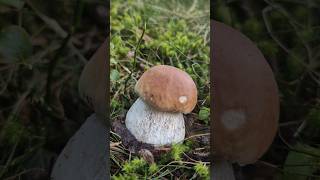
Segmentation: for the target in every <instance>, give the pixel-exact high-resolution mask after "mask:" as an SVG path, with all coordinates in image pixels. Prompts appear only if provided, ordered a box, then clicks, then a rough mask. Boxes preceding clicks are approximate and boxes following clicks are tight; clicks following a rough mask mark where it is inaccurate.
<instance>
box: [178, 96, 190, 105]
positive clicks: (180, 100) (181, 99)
mask: <svg viewBox="0 0 320 180" xmlns="http://www.w3.org/2000/svg"><path fill="white" fill-rule="evenodd" d="M187 101H188V98H187V96H180V97H179V102H180V103H181V104H184V103H186V102H187Z"/></svg>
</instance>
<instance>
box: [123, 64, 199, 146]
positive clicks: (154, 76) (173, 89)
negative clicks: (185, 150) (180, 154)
mask: <svg viewBox="0 0 320 180" xmlns="http://www.w3.org/2000/svg"><path fill="white" fill-rule="evenodd" d="M135 91H136V92H137V93H138V94H139V96H140V98H139V99H138V100H137V101H136V102H135V103H134V104H133V105H132V107H131V108H130V109H129V111H128V113H127V117H126V127H127V129H128V130H129V131H130V132H131V133H132V135H133V136H135V138H136V139H137V140H138V141H140V142H143V143H147V144H151V145H153V146H155V147H157V146H162V145H171V144H174V143H179V142H182V141H183V139H184V136H185V126H184V119H183V115H182V113H190V112H191V111H192V110H193V108H194V107H195V105H196V103H197V93H198V92H197V87H196V85H195V83H194V82H193V80H192V78H191V77H190V76H189V75H188V74H187V73H186V72H184V71H182V70H180V69H178V68H175V67H173V66H168V65H158V66H154V67H152V68H150V69H148V70H147V71H146V72H144V73H143V74H142V76H141V77H140V79H139V80H138V82H137V84H136V86H135Z"/></svg>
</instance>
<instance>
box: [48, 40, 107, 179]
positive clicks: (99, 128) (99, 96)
mask: <svg viewBox="0 0 320 180" xmlns="http://www.w3.org/2000/svg"><path fill="white" fill-rule="evenodd" d="M108 45H109V41H108V39H106V40H105V42H104V43H103V44H102V46H101V47H100V48H99V49H98V50H97V51H96V53H95V54H94V55H93V57H92V58H91V59H90V61H89V62H88V63H87V64H86V66H85V68H84V70H83V71H82V74H81V77H80V81H79V91H80V96H81V97H82V98H83V99H84V100H85V101H86V102H87V103H88V104H89V106H91V108H92V109H93V110H94V111H95V113H94V114H92V115H91V116H90V117H88V118H87V120H86V122H85V123H84V124H83V125H82V126H81V127H80V129H79V130H78V131H77V132H76V133H75V135H74V136H73V137H71V138H70V140H69V141H68V143H67V145H66V146H65V147H64V149H63V151H62V152H61V153H60V155H59V157H58V159H57V160H56V162H55V165H54V167H53V170H52V173H51V179H52V180H70V179H78V180H101V179H108V176H107V162H108V156H107V152H108V149H107V147H108V146H107V143H106V139H107V136H108V133H107V132H108V128H107V127H106V123H105V119H106V116H105V113H106V105H107V100H106V98H107V97H106V93H107V88H106V86H107V58H108Z"/></svg>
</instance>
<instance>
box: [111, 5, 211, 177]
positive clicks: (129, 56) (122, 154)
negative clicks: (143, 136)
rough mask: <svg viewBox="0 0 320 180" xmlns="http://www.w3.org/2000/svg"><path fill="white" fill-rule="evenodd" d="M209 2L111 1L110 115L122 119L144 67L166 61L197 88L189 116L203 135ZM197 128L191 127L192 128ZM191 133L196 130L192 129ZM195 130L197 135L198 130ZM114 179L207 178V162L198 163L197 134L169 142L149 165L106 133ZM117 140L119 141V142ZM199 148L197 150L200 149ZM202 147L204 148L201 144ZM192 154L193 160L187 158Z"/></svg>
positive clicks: (207, 105)
mask: <svg viewBox="0 0 320 180" xmlns="http://www.w3.org/2000/svg"><path fill="white" fill-rule="evenodd" d="M208 4H209V1H208V0H206V1H197V0H187V1H182V0H174V1H159V0H158V1H148V0H140V1H124V0H113V1H112V2H111V22H110V23H111V40H110V50H111V55H110V58H111V62H110V63H111V74H110V79H111V89H110V90H111V119H112V120H116V119H118V118H124V116H125V113H126V111H127V110H128V109H129V108H130V107H131V105H132V104H133V103H134V101H135V100H136V99H137V98H138V97H137V95H136V94H135V92H134V85H135V83H136V82H137V80H138V79H139V77H140V76H141V75H142V73H143V72H145V71H146V70H147V69H148V68H150V67H152V66H155V65H158V64H166V65H171V66H175V67H178V68H180V69H182V70H184V71H185V72H187V73H188V74H189V75H190V76H191V77H192V78H193V80H194V81H195V83H196V85H197V88H198V94H199V96H198V103H197V106H196V108H195V109H194V111H193V113H192V114H191V115H189V119H190V120H193V121H195V122H194V123H195V124H199V126H201V127H205V128H206V132H207V133H206V134H205V135H204V136H206V137H208V132H209V118H210V117H209V115H210V111H209V108H210V96H209V87H210V85H209V63H210V58H209V52H210V47H209V40H210V37H209V34H210V33H209V32H210V27H209V6H208ZM194 129H196V128H194ZM194 133H196V132H194ZM198 134H199V133H198ZM111 137H112V141H111V146H112V144H117V143H118V145H116V146H112V148H111V159H112V164H111V165H112V167H111V174H112V175H113V179H115V180H116V179H119V180H120V179H126V178H129V177H130V178H131V179H150V178H155V179H164V178H169V179H170V178H173V177H175V178H181V179H184V178H193V179H195V178H201V177H202V178H203V177H206V178H208V177H209V175H208V162H201V157H200V156H198V155H196V153H197V152H196V151H201V150H202V149H205V150H206V152H207V153H208V147H209V143H208V142H207V143H206V144H205V145H202V146H201V145H200V142H199V141H198V140H197V138H192V137H191V138H190V139H189V140H188V141H186V142H185V143H184V144H177V145H173V146H172V148H171V150H170V151H169V152H167V153H162V154H161V155H160V156H159V157H155V162H154V163H152V164H150V163H149V164H148V163H146V161H144V160H143V159H142V158H139V155H136V154H131V153H130V152H129V151H128V150H127V149H126V147H124V146H123V145H122V144H121V143H120V141H121V140H120V139H119V137H118V136H117V135H116V134H114V133H112V134H111ZM119 143H120V144H119ZM201 147H202V149H201ZM203 147H204V148H203ZM191 157H192V158H191Z"/></svg>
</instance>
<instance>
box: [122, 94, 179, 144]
mask: <svg viewBox="0 0 320 180" xmlns="http://www.w3.org/2000/svg"><path fill="white" fill-rule="evenodd" d="M125 124H126V127H127V128H128V130H129V131H130V132H131V133H132V134H133V135H134V136H135V138H136V139H137V140H138V141H141V142H144V143H148V144H152V145H153V146H155V147H157V146H163V145H170V144H174V143H180V142H182V141H183V139H184V137H185V124H184V119H183V115H182V113H170V112H162V111H158V110H156V109H155V108H153V107H151V106H149V105H148V104H146V103H145V102H144V101H143V100H142V99H141V98H139V99H137V100H136V102H135V103H134V104H133V105H132V106H131V108H130V109H129V111H128V113H127V116H126V120H125Z"/></svg>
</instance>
